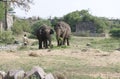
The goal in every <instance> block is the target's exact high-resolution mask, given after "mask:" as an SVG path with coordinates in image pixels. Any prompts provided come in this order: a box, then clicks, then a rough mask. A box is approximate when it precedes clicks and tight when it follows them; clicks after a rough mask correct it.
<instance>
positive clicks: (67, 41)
mask: <svg viewBox="0 0 120 79" xmlns="http://www.w3.org/2000/svg"><path fill="white" fill-rule="evenodd" d="M67 45H68V46H69V45H70V44H69V38H67Z"/></svg>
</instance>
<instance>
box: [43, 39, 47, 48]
mask: <svg viewBox="0 0 120 79" xmlns="http://www.w3.org/2000/svg"><path fill="white" fill-rule="evenodd" d="M43 43H44V48H48V43H47V40H44V42H43Z"/></svg>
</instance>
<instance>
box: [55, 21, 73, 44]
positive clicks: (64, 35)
mask: <svg viewBox="0 0 120 79" xmlns="http://www.w3.org/2000/svg"><path fill="white" fill-rule="evenodd" d="M54 30H55V32H56V40H57V46H61V45H65V43H66V41H67V46H69V45H70V44H69V40H70V35H71V28H70V25H69V24H67V23H66V22H64V21H59V22H57V23H56V25H55V26H54Z"/></svg>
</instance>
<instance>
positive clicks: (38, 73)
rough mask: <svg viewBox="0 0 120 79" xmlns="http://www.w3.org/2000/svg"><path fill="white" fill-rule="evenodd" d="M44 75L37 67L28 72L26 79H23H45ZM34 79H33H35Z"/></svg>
mask: <svg viewBox="0 0 120 79" xmlns="http://www.w3.org/2000/svg"><path fill="white" fill-rule="evenodd" d="M45 75H46V73H45V72H44V70H43V69H42V68H41V67H39V66H34V67H33V68H32V69H31V71H28V72H27V73H26V77H25V78H28V79H29V78H33V77H36V78H39V79H45ZM36 78H35V79H36Z"/></svg>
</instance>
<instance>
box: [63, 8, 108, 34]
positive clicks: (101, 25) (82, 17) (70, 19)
mask: <svg viewBox="0 0 120 79" xmlns="http://www.w3.org/2000/svg"><path fill="white" fill-rule="evenodd" d="M63 20H64V21H65V22H67V23H68V24H70V26H71V29H72V31H73V32H75V30H76V24H78V23H79V22H92V23H93V24H95V27H96V28H97V29H96V32H97V33H102V32H104V31H105V30H106V29H105V28H106V27H107V26H108V24H109V23H108V21H107V20H106V18H100V17H95V16H93V15H91V14H90V13H89V11H88V10H81V11H74V12H71V13H69V14H67V15H65V16H64V19H63Z"/></svg>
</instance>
